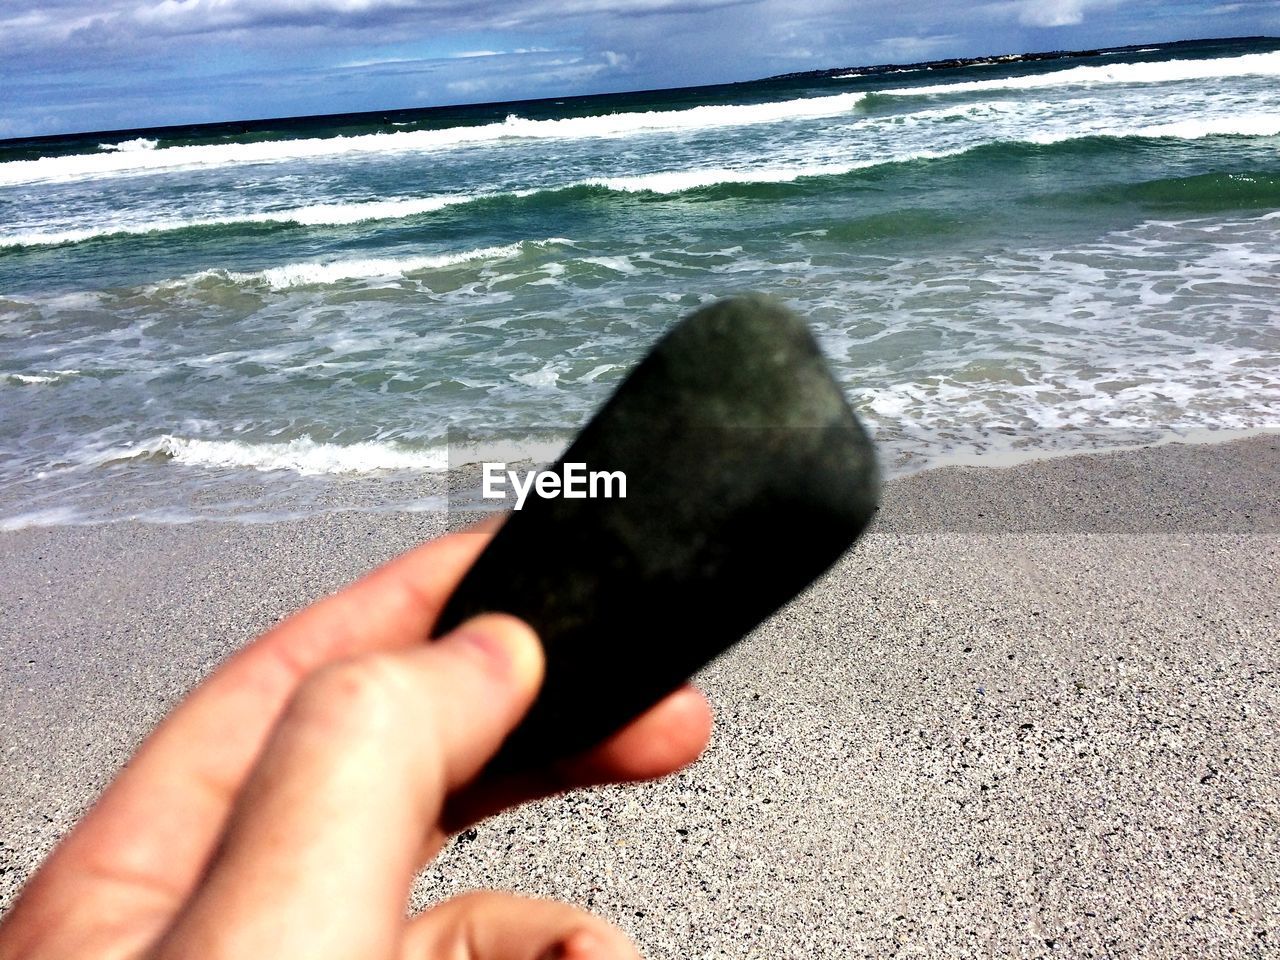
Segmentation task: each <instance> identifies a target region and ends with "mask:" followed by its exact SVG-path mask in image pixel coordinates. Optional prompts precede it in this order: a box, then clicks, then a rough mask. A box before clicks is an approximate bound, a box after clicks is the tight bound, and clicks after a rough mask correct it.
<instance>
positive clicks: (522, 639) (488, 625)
mask: <svg viewBox="0 0 1280 960" xmlns="http://www.w3.org/2000/svg"><path fill="white" fill-rule="evenodd" d="M442 642H445V643H460V644H466V645H467V646H469V647H471V648H472V649H474V650H476V651H478V652H479V653H480V654H481V656H483V658H484V659H485V660H486V661H487V662H488V664H489V666H490V668H491V669H492V670H493V671H494V672H495V673H497V674H498V675H499V676H502V677H504V678H507V679H514V680H515V681H516V682H517V683H519V684H520V685H521V686H524V685H527V684H536V683H540V682H541V680H542V646H541V644H540V643H539V642H538V638H537V634H535V633H534V632H533V629H532V628H531V627H529V625H528V624H526V623H525V622H524V621H522V620H518V619H516V618H515V617H511V616H507V615H506V614H491V613H486V614H481V615H480V616H478V617H472V618H471V619H470V620H468V621H466V622H465V623H463V624H462V625H461V626H460V627H458V628H457V629H456V630H454V631H453V632H452V633H450V634H449V635H448V636H446V637H444V638H443V641H442Z"/></svg>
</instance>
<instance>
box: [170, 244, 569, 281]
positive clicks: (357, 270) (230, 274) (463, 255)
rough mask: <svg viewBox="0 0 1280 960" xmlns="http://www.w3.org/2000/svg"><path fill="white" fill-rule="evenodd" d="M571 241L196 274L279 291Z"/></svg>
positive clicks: (432, 267) (390, 274)
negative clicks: (432, 254)
mask: <svg viewBox="0 0 1280 960" xmlns="http://www.w3.org/2000/svg"><path fill="white" fill-rule="evenodd" d="M570 242H571V241H568V240H563V239H561V238H558V237H548V238H547V239H545V240H525V241H521V242H520V243H509V244H506V245H505V246H500V247H480V248H478V249H475V250H465V251H462V252H460V253H446V254H438V255H435V256H417V257H370V258H363V259H352V260H335V261H331V262H329V263H288V264H285V265H284V266H280V267H271V268H270V269H267V270H260V271H256V272H252V273H240V272H235V271H226V270H206V271H203V272H202V273H199V274H197V275H196V276H195V277H192V278H191V279H192V280H199V279H201V278H203V277H207V276H214V277H225V278H226V279H228V280H232V281H234V282H236V283H244V284H257V283H262V284H266V285H267V286H269V287H271V288H272V289H275V290H283V289H287V288H289V287H302V286H323V285H326V284H331V283H340V282H342V281H344V280H370V279H377V278H379V277H400V276H404V275H405V274H409V273H416V272H418V271H421V270H437V269H440V268H441V267H450V266H454V265H456V264H459V263H466V262H468V261H471V260H500V259H503V258H506V257H514V256H517V255H518V254H519V253H520V252H521V251H522V250H524V249H526V248H527V247H543V246H550V245H552V244H561V243H563V244H568V243H570Z"/></svg>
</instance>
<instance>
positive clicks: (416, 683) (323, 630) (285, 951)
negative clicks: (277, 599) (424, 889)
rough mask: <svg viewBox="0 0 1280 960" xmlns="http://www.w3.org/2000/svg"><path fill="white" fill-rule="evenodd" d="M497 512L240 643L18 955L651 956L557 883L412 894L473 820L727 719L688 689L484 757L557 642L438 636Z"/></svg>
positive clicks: (33, 907) (7, 935) (61, 868)
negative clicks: (435, 897) (543, 757)
mask: <svg viewBox="0 0 1280 960" xmlns="http://www.w3.org/2000/svg"><path fill="white" fill-rule="evenodd" d="M491 531H492V525H490V526H488V528H487V529H485V530H474V531H471V532H465V533H459V534H453V535H451V536H447V537H444V538H441V539H439V540H435V541H433V542H431V543H428V544H426V545H424V546H422V547H419V548H418V549H416V550H413V551H411V552H410V553H407V554H405V555H403V556H401V557H399V558H397V559H396V560H393V561H392V562H390V563H388V564H386V565H385V566H383V567H380V568H379V569H377V570H375V571H374V572H373V573H371V574H369V575H368V576H366V577H365V578H364V579H362V580H360V581H359V582H357V583H355V584H353V585H352V586H350V587H348V588H347V589H345V590H343V591H342V592H340V593H337V594H335V595H333V596H331V597H329V598H327V599H325V600H322V601H320V602H319V603H316V604H314V605H312V606H310V607H308V608H307V609H305V610H303V611H301V612H300V613H297V614H295V615H294V616H293V617H291V618H290V619H288V620H286V621H285V622H283V623H282V624H280V625H279V626H278V627H276V628H275V629H273V630H271V631H270V632H268V633H266V634H264V635H263V636H261V637H259V638H258V639H257V640H255V641H254V642H253V643H251V644H249V645H247V646H246V647H245V648H243V649H242V650H241V651H239V652H238V653H236V654H235V655H234V656H232V657H231V658H229V659H228V660H227V661H226V662H225V663H223V664H222V666H221V667H220V668H219V669H218V670H217V671H216V672H214V673H213V674H212V675H211V676H210V677H209V678H208V679H207V680H206V681H205V682H204V683H202V684H201V685H200V686H199V687H198V688H197V689H196V690H195V691H194V692H192V693H191V695H190V696H188V697H187V698H186V700H184V701H183V702H182V703H181V704H180V705H179V706H178V708H177V709H175V710H174V711H173V713H171V714H170V715H169V717H168V718H167V719H166V720H165V721H164V722H163V723H162V724H161V725H160V726H159V727H157V728H156V730H155V731H154V732H153V733H152V734H151V735H150V736H149V737H148V738H147V740H146V741H145V742H144V743H143V744H142V746H141V747H140V748H139V750H138V752H137V753H136V754H135V755H134V757H133V758H132V759H131V760H130V761H129V763H128V764H127V765H126V766H125V768H124V769H123V770H122V771H121V772H120V774H119V775H118V776H117V777H116V779H115V781H114V782H113V783H112V784H111V785H110V787H109V788H108V789H107V791H106V792H105V793H104V794H103V795H102V797H101V798H100V799H99V800H98V802H97V803H96V804H95V805H94V807H93V808H92V809H91V810H90V811H89V812H88V813H87V814H86V815H85V816H84V817H83V818H82V819H81V821H80V823H79V824H78V825H77V826H76V828H75V829H74V830H73V831H72V832H71V833H70V834H69V835H68V836H67V837H66V838H65V839H64V840H63V841H62V843H61V844H59V846H58V847H57V848H56V849H55V850H54V851H53V853H52V854H51V855H50V857H49V859H48V860H47V861H46V862H45V863H44V865H43V866H42V867H41V869H40V870H39V871H38V872H37V873H36V874H35V876H34V877H33V878H32V879H31V881H30V882H29V883H28V884H27V886H26V888H25V889H24V890H23V892H22V894H21V896H20V897H19V899H18V901H17V903H16V904H15V906H14V907H13V909H12V910H11V911H10V912H9V914H8V916H7V917H6V918H5V920H4V922H3V924H0V960H18V958H22V960H80V958H84V960H90V958H92V960H126V958H128V960H135V958H137V960H170V958H192V960H196V958H198V960H221V958H236V960H292V958H306V960H329V958H333V960H339V958H340V960H355V958H359V960H381V958H387V960H400V958H404V960H544V958H555V957H562V958H565V960H633V958H635V957H636V952H635V949H634V947H633V946H632V945H631V944H630V942H629V941H628V940H627V939H626V937H625V936H623V934H622V933H621V932H620V931H618V930H617V929H616V928H614V927H612V926H611V925H609V924H607V923H605V922H604V921H603V920H601V919H599V918H597V917H594V916H592V915H591V914H589V913H586V912H585V911H583V910H580V909H578V908H577V907H573V906H569V905H567V904H562V903H556V902H553V901H548V900H534V899H527V898H522V897H516V896H513V895H510V894H505V893H497V892H492V891H481V892H477V893H473V894H468V895H466V896H463V897H459V898H457V899H454V900H450V901H446V902H445V903H442V904H440V905H438V906H435V907H433V908H431V909H429V910H427V911H425V912H423V913H421V914H419V915H417V916H413V917H409V916H407V914H406V904H407V901H408V896H409V891H410V887H411V885H412V882H413V878H414V875H415V874H416V873H417V871H418V870H419V869H420V868H421V867H422V866H423V865H424V864H425V863H427V862H428V861H429V860H431V859H432V858H433V857H434V856H435V855H436V854H437V853H438V852H439V851H440V849H441V847H442V846H443V845H444V844H445V843H446V842H447V840H448V837H449V835H450V834H451V833H452V832H453V831H457V830H460V829H462V828H464V827H466V826H468V825H470V824H472V823H475V822H477V821H478V820H480V819H482V818H483V817H485V816H487V815H489V814H491V813H494V812H496V811H498V810H500V809H502V808H504V807H508V806H512V805H514V804H517V803H520V802H523V801H526V800H530V799H534V798H536V797H541V796H546V795H549V794H553V793H557V792H560V791H563V790H567V789H572V788H574V787H580V786H587V785H591V784H600V783H608V782H623V781H633V780H644V779H650V778H654V777H659V776H662V775H664V774H667V773H670V772H672V771H674V770H676V769H679V768H680V767H682V766H684V765H685V764H688V763H690V762H692V761H693V760H694V759H695V758H696V757H697V756H698V755H699V754H700V753H701V752H702V750H703V749H704V747H705V746H706V742H707V739H708V737H709V736H710V728H711V714H710V710H709V708H708V706H707V703H706V701H705V699H704V698H703V697H702V695H701V694H700V693H698V692H697V690H695V689H694V688H693V687H688V686H687V687H684V688H683V689H681V690H678V691H676V692H675V693H673V694H671V695H670V696H669V697H667V698H666V699H665V700H663V701H662V702H661V703H659V704H657V705H656V706H654V707H653V708H652V709H650V710H649V711H648V712H647V713H646V714H644V715H643V716H641V717H639V718H638V719H637V720H635V721H633V722H632V723H631V724H630V725H629V726H628V727H626V728H625V729H623V730H622V731H620V732H619V733H617V734H615V735H614V736H613V737H612V738H610V739H609V740H607V741H606V742H605V743H603V744H602V745H601V746H599V747H598V748H596V749H594V750H592V751H590V752H589V753H587V754H585V755H582V756H579V757H576V758H574V759H572V760H568V761H564V762H562V763H560V764H557V765H555V766H554V767H548V768H546V769H543V770H539V771H536V772H534V773H531V774H528V775H524V776H521V777H520V778H518V779H507V780H505V781H501V782H495V781H491V780H488V779H486V778H482V777H479V776H478V775H479V774H480V772H481V770H482V768H483V767H484V765H485V763H486V762H487V760H488V759H489V758H490V757H491V756H492V755H493V754H494V753H495V752H496V751H497V749H498V747H499V745H500V744H501V742H502V740H503V738H504V737H505V736H506V734H507V733H508V732H509V731H510V730H511V729H513V728H514V727H515V725H516V724H517V723H518V722H519V720H520V718H521V716H522V715H523V714H524V712H525V711H526V710H527V709H528V707H529V705H530V704H531V703H532V701H533V698H534V696H535V694H536V692H537V690H538V687H539V684H540V683H541V679H542V671H543V659H542V648H541V646H540V644H539V643H538V640H537V637H536V636H535V635H534V633H533V631H531V630H530V629H529V627H528V626H526V625H525V624H523V623H522V622H521V621H519V620H516V619H515V618H513V617H508V616H502V615H486V616H483V617H479V618H476V619H475V620H472V621H469V622H468V623H466V624H463V625H462V626H461V627H460V628H459V629H458V630H456V631H454V632H453V633H451V634H450V635H449V636H447V637H445V638H442V639H441V640H439V641H437V642H434V643H426V642H424V641H425V640H426V638H427V637H429V636H430V635H431V629H432V625H433V623H434V622H435V619H436V616H437V615H438V613H439V611H440V609H441V607H442V606H443V604H444V602H445V600H446V599H447V598H448V596H449V593H450V591H451V590H452V589H453V587H454V585H455V584H456V583H457V582H458V580H459V579H460V578H461V577H462V574H463V573H464V572H465V571H466V569H467V568H468V567H469V566H470V565H471V563H472V562H473V561H474V560H475V558H476V556H477V555H478V554H479V553H480V551H481V550H482V549H483V547H484V545H485V544H486V543H487V542H488V539H489V537H490V535H491Z"/></svg>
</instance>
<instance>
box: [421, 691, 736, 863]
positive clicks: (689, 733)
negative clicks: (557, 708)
mask: <svg viewBox="0 0 1280 960" xmlns="http://www.w3.org/2000/svg"><path fill="white" fill-rule="evenodd" d="M711 724H712V714H711V706H710V705H709V704H708V703H707V699H706V697H704V696H703V695H702V693H701V691H699V690H698V689H697V688H696V687H694V686H692V685H685V686H683V687H681V688H680V689H679V690H677V691H675V692H674V693H672V694H670V695H668V696H667V697H666V698H664V699H663V700H661V701H659V702H658V703H657V704H655V705H654V706H652V707H650V708H649V709H648V710H647V711H646V712H645V713H643V714H641V715H640V716H639V717H637V718H636V719H635V720H633V721H632V722H631V723H629V724H628V725H627V726H625V727H624V728H623V729H621V730H619V731H618V732H617V733H615V734H614V735H613V736H611V737H610V738H609V739H608V740H606V741H605V742H604V743H602V744H600V746H598V747H596V748H594V749H593V750H589V751H588V752H586V753H584V754H581V755H579V756H577V757H572V758H570V759H568V760H565V761H562V762H561V763H558V764H555V765H553V766H550V767H547V768H545V769H542V770H536V771H532V772H527V773H521V774H518V775H512V776H506V777H503V778H502V779H500V780H487V779H481V780H478V781H477V782H476V783H474V784H472V785H470V786H469V787H467V788H466V789H465V790H463V791H462V792H461V793H459V794H458V795H456V796H455V797H453V798H451V799H450V801H449V803H448V805H447V808H446V813H445V818H444V824H443V826H444V830H445V831H447V832H450V833H452V832H456V831H458V830H461V829H463V828H464V827H466V826H469V825H470V824H472V823H475V822H476V821H478V820H483V819H484V818H485V817H488V816H491V815H493V814H494V813H497V812H498V811H499V810H505V809H506V808H508V807H514V806H516V805H517V804H521V803H525V802H527V801H529V800H536V799H538V798H539V797H547V796H552V795H553V794H557V793H563V792H565V791H567V790H573V789H576V788H579V787H590V786H596V785H599V784H605V783H629V782H633V781H636V780H652V779H654V778H656V777H663V776H666V775H667V774H669V773H674V772H675V771H676V770H679V769H680V768H681V767H685V766H688V765H689V764H690V763H693V762H694V761H695V760H697V759H698V757H699V756H701V755H702V752H703V750H705V749H706V747H707V743H708V741H709V740H710V739H711ZM442 838H443V837H441V839H442Z"/></svg>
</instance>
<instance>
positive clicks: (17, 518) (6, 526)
mask: <svg viewBox="0 0 1280 960" xmlns="http://www.w3.org/2000/svg"><path fill="white" fill-rule="evenodd" d="M80 520H81V515H80V512H79V511H78V510H76V509H74V508H73V507H48V508H46V509H44V510H29V511H28V512H26V513H18V514H14V515H13V516H11V517H0V531H5V532H8V531H11V530H23V529H25V528H27V527H61V526H68V525H71V524H75V523H77V522H80Z"/></svg>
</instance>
